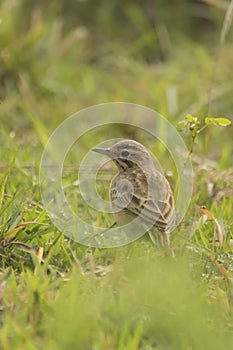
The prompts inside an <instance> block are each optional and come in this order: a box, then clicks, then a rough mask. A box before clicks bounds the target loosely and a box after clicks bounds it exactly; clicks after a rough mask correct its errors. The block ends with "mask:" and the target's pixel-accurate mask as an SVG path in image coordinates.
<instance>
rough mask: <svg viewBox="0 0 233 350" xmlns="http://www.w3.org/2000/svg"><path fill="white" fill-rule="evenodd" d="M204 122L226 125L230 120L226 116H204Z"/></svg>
mask: <svg viewBox="0 0 233 350" xmlns="http://www.w3.org/2000/svg"><path fill="white" fill-rule="evenodd" d="M205 124H206V125H211V124H213V125H220V126H227V125H230V124H231V121H230V120H229V119H227V118H205Z"/></svg>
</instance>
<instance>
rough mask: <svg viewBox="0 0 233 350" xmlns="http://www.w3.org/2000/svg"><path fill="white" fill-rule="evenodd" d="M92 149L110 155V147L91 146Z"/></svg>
mask: <svg viewBox="0 0 233 350" xmlns="http://www.w3.org/2000/svg"><path fill="white" fill-rule="evenodd" d="M92 151H94V152H97V153H101V154H104V155H106V156H108V157H111V152H110V148H92Z"/></svg>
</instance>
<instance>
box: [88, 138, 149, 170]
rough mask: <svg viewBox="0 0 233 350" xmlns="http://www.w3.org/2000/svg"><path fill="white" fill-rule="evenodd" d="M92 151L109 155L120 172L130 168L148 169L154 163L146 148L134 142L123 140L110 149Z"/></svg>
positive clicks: (94, 149)
mask: <svg viewBox="0 0 233 350" xmlns="http://www.w3.org/2000/svg"><path fill="white" fill-rule="evenodd" d="M92 151H94V152H97V153H101V154H104V155H107V156H108V157H109V158H111V159H112V160H113V161H114V163H115V164H116V165H117V166H118V168H119V170H126V169H128V168H135V167H139V168H148V167H150V166H151V165H152V164H153V162H152V159H151V156H150V154H149V152H148V151H147V150H146V148H145V147H144V146H143V145H142V144H140V143H139V142H136V141H134V140H122V141H119V142H117V143H115V144H114V145H113V146H112V147H110V148H93V149H92Z"/></svg>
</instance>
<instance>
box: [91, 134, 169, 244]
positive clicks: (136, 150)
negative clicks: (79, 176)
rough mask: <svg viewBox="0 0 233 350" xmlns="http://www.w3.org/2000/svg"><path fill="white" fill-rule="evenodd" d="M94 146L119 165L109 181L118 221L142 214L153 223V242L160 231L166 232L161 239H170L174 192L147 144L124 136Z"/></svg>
mask: <svg viewBox="0 0 233 350" xmlns="http://www.w3.org/2000/svg"><path fill="white" fill-rule="evenodd" d="M93 150H94V151H95V152H98V153H102V154H105V155H107V156H109V157H110V158H111V159H112V160H113V161H114V163H115V164H116V165H117V167H118V173H117V174H116V175H115V176H114V177H113V179H112V181H111V185H110V199H111V205H112V209H113V211H114V216H115V218H116V221H117V223H118V224H120V225H124V224H127V223H128V222H130V221H132V220H133V219H134V218H135V217H137V216H139V215H140V218H141V220H142V222H143V223H145V225H147V226H148V227H151V229H150V230H149V231H148V233H149V235H150V237H151V239H152V241H153V242H155V241H156V240H155V238H156V237H157V233H158V232H160V233H162V234H163V235H162V239H161V241H163V243H164V242H168V235H169V233H170V232H171V231H172V229H173V228H174V227H175V206H174V198H173V193H172V190H171V188H170V185H169V182H168V181H167V179H166V178H165V177H164V176H163V175H162V174H161V173H160V172H159V171H158V170H156V169H155V167H154V163H153V161H152V158H151V156H150V154H149V152H148V151H147V150H146V148H145V147H144V146H143V145H141V144H140V143H138V142H136V141H133V140H123V141H120V142H117V143H116V144H115V145H113V146H112V147H111V148H95V149H93ZM160 236H161V235H160ZM163 238H164V239H163Z"/></svg>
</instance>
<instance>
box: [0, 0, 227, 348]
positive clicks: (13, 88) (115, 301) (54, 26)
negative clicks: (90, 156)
mask: <svg viewBox="0 0 233 350" xmlns="http://www.w3.org/2000/svg"><path fill="white" fill-rule="evenodd" d="M24 5H25V3H24V2H23V1H13V0H4V1H3V3H2V4H1V5H0V6H1V11H0V13H1V18H2V23H1V33H0V42H1V43H2V44H1V45H2V48H1V53H0V62H1V69H0V77H1V81H2V84H1V87H0V95H1V109H0V113H1V116H0V118H1V128H0V159H1V161H0V327H1V332H0V344H1V346H0V347H1V348H2V349H17V350H18V349H39V348H40V349H51V350H53V349H67V348H74V349H90V350H95V349H96V350H97V349H101V350H102V349H106V350H107V349H108V350H109V349H114V350H115V349H117V350H123V349H127V350H139V349H140V350H152V349H156V350H157V349H158V350H160V349H161V350H162V349H172V350H174V349H179V350H180V349H184V350H186V349H207V348H212V349H231V348H232V341H233V339H232V338H233V336H232V334H233V333H232V331H233V318H232V312H233V294H232V283H233V276H232V273H233V272H232V271H233V265H232V257H233V244H232V240H233V233H232V232H233V227H232V223H233V214H232V213H233V211H232V208H233V200H232V198H233V192H232V187H233V186H232V125H231V126H229V127H227V128H224V129H223V128H219V127H215V126H211V127H209V128H208V129H206V130H205V132H204V133H203V134H202V135H200V136H199V137H197V142H196V144H195V147H194V152H193V167H194V173H195V180H194V193H193V197H192V201H191V204H190V206H189V209H188V211H187V213H186V216H185V219H184V221H183V223H182V224H181V227H180V231H179V232H176V233H174V235H173V237H172V246H173V249H174V253H175V257H170V256H168V255H167V254H166V252H164V251H159V250H156V249H155V248H154V247H153V245H152V244H151V242H150V240H149V239H148V237H146V236H144V237H142V238H140V239H139V240H137V241H135V242H133V243H131V244H129V245H126V246H124V247H120V248H111V249H98V248H90V247H87V246H84V245H81V244H79V243H77V242H74V241H72V240H70V239H68V238H66V237H65V236H64V235H63V234H62V232H60V231H59V230H58V229H57V228H56V227H55V226H54V225H53V223H52V222H51V220H50V218H49V216H48V214H47V212H46V208H45V207H44V205H43V203H42V200H41V194H40V188H39V179H38V175H39V164H40V158H41V154H42V151H43V148H44V146H45V144H46V142H47V140H48V138H49V136H50V135H51V134H52V132H53V130H54V129H55V128H56V127H57V126H58V125H59V124H60V123H61V122H62V121H63V120H64V119H65V118H66V117H68V116H69V115H71V114H73V113H75V112H76V111H79V110H81V109H82V108H86V107H88V106H91V105H94V104H97V103H103V102H109V101H110V102H111V101H113V102H114V101H127V102H133V103H138V104H142V105H145V106H147V107H149V108H152V109H155V110H157V111H158V112H160V113H162V114H163V115H165V116H166V117H167V118H168V119H169V121H170V122H171V123H172V124H174V125H176V124H177V122H178V121H179V120H181V119H182V118H183V117H184V116H185V114H186V112H189V113H193V114H195V115H197V116H198V117H199V118H204V117H206V115H207V114H208V115H209V116H213V117H220V116H221V117H227V118H229V119H231V120H232V116H231V113H232V112H231V111H232V98H231V95H232V88H233V85H232V81H233V79H232V78H233V77H232V69H231V68H232V67H231V57H232V45H231V43H230V42H228V40H227V39H228V37H227V36H226V39H225V42H224V43H223V44H222V46H221V47H220V50H218V51H217V50H216V47H217V46H218V39H216V38H217V35H218V34H219V33H220V29H221V27H220V24H219V23H220V21H219V17H221V16H220V14H221V15H222V14H223V13H222V12H221V10H220V9H216V10H214V9H213V8H211V7H209V8H208V9H209V10H210V11H213V14H212V17H211V18H212V21H213V23H214V24H215V26H214V32H213V33H211V31H210V30H209V29H208V30H207V31H206V32H205V35H204V37H205V38H207V40H206V41H205V38H204V39H203V38H201V39H200V38H199V37H198V39H197V38H195V35H194V37H193V36H192V35H191V34H190V28H189V31H188V33H189V34H187V35H184V33H183V30H181V31H180V32H177V33H175V31H174V33H172V36H171V43H172V46H171V47H170V46H166V45H165V42H164V45H165V48H164V47H163V49H164V50H165V51H163V53H164V52H166V54H165V56H164V57H163V58H162V59H160V55H159V54H158V52H159V50H160V49H161V48H160V47H159V46H158V43H157V42H156V47H155V50H154V51H153V50H152V46H153V45H152V44H151V41H152V42H153V40H155V38H154V37H153V35H154V31H153V30H151V26H149V28H148V27H147V26H148V21H147V17H146V16H145V13H144V12H141V11H140V10H139V8H138V7H137V5H135V6H128V7H127V11H128V12H127V13H128V16H129V17H127V18H131V19H130V20H129V23H128V21H127V26H130V23H131V22H130V21H132V23H133V24H132V25H133V26H135V24H137V23H138V24H140V26H142V27H143V30H144V34H143V35H141V36H140V33H138V36H139V37H138V40H137V41H135V42H133V41H132V38H131V36H130V31H128V32H127V33H128V34H126V37H125V38H124V40H123V39H121V38H120V36H119V37H118V36H117V33H118V31H117V30H118V29H117V28H119V25H118V24H117V22H114V23H115V27H114V26H113V27H112V34H111V35H112V40H109V39H108V38H107V36H106V37H105V36H104V37H103V38H101V40H100V36H99V35H100V32H99V31H98V33H97V34H96V38H97V39H98V40H99V41H98V45H99V46H98V45H97V46H98V47H95V49H94V48H93V46H92V44H93V42H92V40H93V39H92V38H91V36H90V32H88V30H89V27H88V26H87V28H86V27H85V26H83V27H81V26H78V27H75V26H73V27H69V26H68V25H67V27H66V25H65V21H64V18H65V17H64V18H63V19H62V17H61V18H60V21H59V18H58V17H57V16H56V12H55V10H54V9H53V8H52V7H51V8H50V10H49V12H48V17H47V18H46V16H45V12H46V11H45V9H43V6H42V7H41V8H40V7H38V8H34V7H32V8H30V11H29V13H28V12H27V19H28V22H29V23H30V24H27V28H26V24H25V23H24V17H23V13H24V12H23V9H25V8H24ZM83 6H84V5H83ZM12 9H13V10H12ZM165 9H166V6H165V7H164V11H165ZM9 10H11V11H12V12H11V13H12V16H9V15H8V13H9ZM108 11H110V8H109V9H108ZM167 11H169V9H168V10H167ZM165 13H167V15H168V14H169V13H168V12H166V11H165ZM143 14H144V15H143ZM71 15H72V14H70V13H69V16H71ZM98 16H100V13H99V12H98V11H97V12H96V21H97V22H98V23H99V24H100V23H102V22H101V21H100V18H102V17H98ZM101 16H103V12H101ZM140 16H141V17H140ZM142 16H145V17H142ZM171 17H173V16H171ZM171 17H170V16H168V18H170V19H171ZM86 20H87V18H86ZM176 20H177V19H176ZM181 20H182V18H181ZM185 20H186V21H187V18H186V19H185ZM103 23H105V25H106V26H107V23H108V19H107V18H105V22H103ZM181 23H182V21H181ZM170 25H171V24H170V23H169V26H168V28H170ZM186 25H187V24H186ZM103 26H104V24H103ZM63 27H64V29H63ZM90 28H91V25H90ZM94 28H95V26H94ZM127 28H128V27H127ZM159 28H160V29H158V28H157V30H161V27H159ZM103 29H105V28H104V27H103ZM181 29H182V27H181ZM85 30H86V32H85ZM90 30H91V29H90ZM119 30H120V28H119ZM121 30H122V28H121ZM128 30H129V29H128ZM169 30H170V31H171V29H169ZM231 30H232V29H230V32H231ZM177 31H178V29H177ZM230 32H229V33H228V35H230ZM91 33H92V34H93V32H91ZM159 33H160V34H161V33H164V32H163V31H162V32H161V31H159ZM208 33H209V34H208ZM168 34H169V32H168ZM127 35H128V36H127ZM196 35H198V34H197V33H196ZM208 35H209V36H208ZM208 38H211V40H209V42H208ZM97 39H96V40H97ZM127 39H128V41H127ZM202 39H203V40H204V41H203V40H202ZM175 40H177V41H175ZM151 53H153V54H155V55H156V59H153V60H152V62H151V59H149V58H151ZM147 55H148V57H149V58H148V59H145V56H146V57H147ZM158 57H159V58H158ZM213 72H214V76H213ZM171 92H172V93H173V94H174V95H175V101H176V103H175V104H174V103H173V100H172V99H171V97H169V96H171V95H169V94H170V93H171ZM106 135H107V137H106ZM111 137H131V138H135V139H137V140H139V141H140V140H141V141H142V140H143V141H144V142H146V143H147V144H148V145H149V146H151V148H152V149H153V150H154V151H155V152H158V154H156V156H157V157H158V159H159V161H160V163H161V164H162V165H163V167H164V168H165V169H166V170H168V171H169V170H170V169H171V168H172V164H171V161H170V160H169V157H167V153H166V150H164V149H163V147H161V146H158V148H157V147H156V149H155V146H154V144H153V140H151V139H148V137H147V135H146V134H143V135H142V134H141V133H140V132H139V131H137V130H135V129H127V128H121V127H119V128H118V129H114V130H111V128H109V129H102V130H101V129H100V130H94V131H93V132H92V133H90V134H89V135H88V134H87V135H84V136H83V138H82V147H81V148H76V147H75V145H74V148H73V149H72V150H71V152H70V153H69V155H68V156H67V159H66V162H65V166H66V168H65V173H64V174H63V175H64V176H63V184H64V186H65V188H66V191H67V198H68V199H69V202H70V204H71V206H72V207H73V208H77V199H78V198H79V191H78V186H77V182H76V181H77V169H78V167H79V164H80V163H81V161H82V157H83V156H84V155H85V153H86V152H87V151H88V150H89V148H91V147H92V145H94V144H95V142H96V143H98V142H101V141H103V140H105V139H106V138H111ZM182 137H183V138H184V140H185V142H186V144H187V146H189V144H190V137H189V136H188V135H186V134H182ZM109 174H110V171H108V170H105V172H104V173H103V174H100V177H101V176H104V179H106V178H107V179H108V178H109ZM171 182H172V183H174V182H175V178H174V177H172V178H171ZM102 183H103V186H102V185H101V181H100V183H99V188H100V191H102V194H103V196H106V193H107V186H106V185H104V182H103V181H102ZM102 187H103V188H102ZM198 205H206V208H207V210H208V213H207V214H208V215H209V216H208V215H207V217H206V218H204V217H203V214H202V212H201V211H200V209H199V208H198ZM78 209H79V211H80V215H81V216H82V217H84V218H86V219H87V220H89V222H95V223H98V224H99V226H109V225H111V223H112V217H111V215H103V214H102V213H98V212H97V213H96V212H95V213H93V212H92V211H90V210H89V209H88V208H87V207H86V206H85V205H81V204H80V206H79V208H78ZM211 215H212V219H211V217H210V216H211ZM213 217H214V220H215V221H214V220H213ZM218 225H219V226H220V230H221V232H222V233H223V234H224V241H223V244H222V245H220V244H219V226H218Z"/></svg>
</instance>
